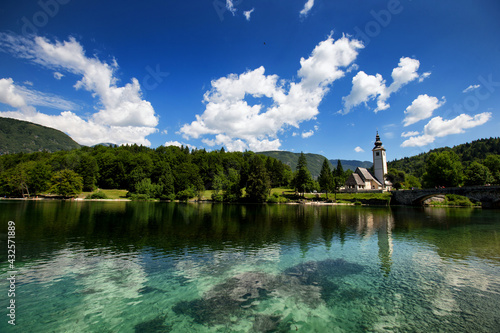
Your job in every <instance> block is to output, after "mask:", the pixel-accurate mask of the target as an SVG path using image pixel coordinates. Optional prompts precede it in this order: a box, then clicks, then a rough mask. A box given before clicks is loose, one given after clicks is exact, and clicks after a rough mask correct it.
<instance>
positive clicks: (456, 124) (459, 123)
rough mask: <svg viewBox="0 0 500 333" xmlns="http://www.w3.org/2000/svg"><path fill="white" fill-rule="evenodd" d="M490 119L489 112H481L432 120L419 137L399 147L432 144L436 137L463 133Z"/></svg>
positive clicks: (408, 140) (414, 137)
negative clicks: (448, 118)
mask: <svg viewBox="0 0 500 333" xmlns="http://www.w3.org/2000/svg"><path fill="white" fill-rule="evenodd" d="M490 119H491V112H483V113H480V114H477V115H475V116H474V117H471V116H469V115H467V114H461V115H459V116H457V117H456V118H453V119H450V120H443V118H441V117H434V118H432V119H431V120H430V121H429V123H428V124H427V125H425V127H424V132H423V134H422V135H420V136H412V137H410V138H409V139H407V140H406V141H404V142H403V143H402V144H401V147H421V146H426V145H428V144H429V143H432V142H434V140H435V139H436V138H437V137H444V136H448V135H451V134H459V133H464V132H465V129H467V128H473V127H476V126H480V125H483V124H484V123H486V122H487V121H488V120H490Z"/></svg>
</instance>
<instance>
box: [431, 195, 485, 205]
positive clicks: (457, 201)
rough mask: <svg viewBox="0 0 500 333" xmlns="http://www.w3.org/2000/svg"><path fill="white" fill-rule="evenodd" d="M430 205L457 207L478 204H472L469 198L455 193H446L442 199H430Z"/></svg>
mask: <svg viewBox="0 0 500 333" xmlns="http://www.w3.org/2000/svg"><path fill="white" fill-rule="evenodd" d="M429 205H430V206H457V207H472V206H476V205H480V203H478V204H474V203H473V202H472V201H470V199H469V198H467V197H464V196H461V195H457V194H446V196H445V200H444V201H431V202H430V203H429Z"/></svg>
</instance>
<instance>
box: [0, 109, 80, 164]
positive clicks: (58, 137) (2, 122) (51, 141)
mask: <svg viewBox="0 0 500 333" xmlns="http://www.w3.org/2000/svg"><path fill="white" fill-rule="evenodd" d="M75 148H80V145H79V144H78V143H76V142H75V141H73V139H71V138H70V137H69V136H68V135H66V134H64V133H63V132H61V131H58V130H56V129H53V128H49V127H45V126H41V125H37V124H33V123H30V122H27V121H22V120H16V119H11V118H2V117H0V155H4V154H14V153H32V152H36V151H43V150H47V151H49V152H54V151H58V150H71V149H75Z"/></svg>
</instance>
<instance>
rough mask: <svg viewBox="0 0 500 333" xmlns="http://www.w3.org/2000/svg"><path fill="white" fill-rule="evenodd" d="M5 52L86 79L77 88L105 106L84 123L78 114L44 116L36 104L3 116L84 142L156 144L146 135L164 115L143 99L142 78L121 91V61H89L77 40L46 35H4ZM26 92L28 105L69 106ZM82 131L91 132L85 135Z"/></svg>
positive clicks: (1, 40)
mask: <svg viewBox="0 0 500 333" xmlns="http://www.w3.org/2000/svg"><path fill="white" fill-rule="evenodd" d="M0 49H3V50H4V51H6V52H9V53H11V54H13V55H15V56H17V57H20V58H25V59H28V60H30V61H32V62H34V63H36V64H39V65H42V66H43V67H46V68H49V69H52V70H57V71H66V72H70V73H72V74H75V75H78V76H81V79H80V80H79V81H77V82H76V84H75V85H74V87H75V88H76V89H82V88H83V89H85V90H87V91H89V92H91V93H92V95H93V96H94V97H97V98H98V100H99V103H98V106H99V108H100V109H99V111H98V112H96V113H94V114H93V115H91V116H90V117H89V118H88V119H82V118H80V117H79V116H78V115H76V114H75V113H73V112H63V113H61V114H60V115H58V116H48V115H45V114H41V113H38V111H36V110H34V108H32V107H31V106H30V107H28V108H26V107H23V105H21V104H17V105H13V104H9V105H11V106H13V107H18V108H20V109H19V110H18V111H14V112H10V113H8V114H6V113H2V114H0V115H1V116H7V117H13V118H17V119H23V120H28V121H33V122H37V123H40V124H42V125H45V126H50V127H55V128H57V129H59V130H62V131H64V132H66V133H68V134H69V135H70V136H71V137H72V138H73V139H74V140H75V141H77V142H79V143H81V144H89V145H90V144H96V143H100V142H113V143H117V144H122V143H137V144H143V145H148V146H149V145H150V142H149V141H148V140H147V139H146V138H145V137H146V136H147V135H149V134H152V133H154V132H156V131H157V129H156V128H155V127H156V126H157V125H158V116H157V115H156V114H155V111H154V109H153V107H152V106H151V104H150V103H149V102H148V101H146V100H143V99H142V94H141V88H140V86H139V83H138V81H137V79H135V78H132V80H131V83H127V84H126V85H124V86H121V87H120V86H118V85H117V81H118V80H117V78H116V77H115V76H114V74H115V71H116V70H117V69H118V64H117V63H116V61H113V62H112V63H111V64H108V63H105V62H102V61H100V60H99V59H97V58H96V57H93V58H88V57H87V56H86V55H85V51H84V49H83V47H82V46H81V45H80V44H79V43H78V42H77V41H76V40H75V39H74V38H71V37H70V38H69V40H68V41H64V42H59V41H55V42H54V43H51V42H50V41H48V40H47V39H45V38H42V37H34V38H26V37H22V36H17V35H14V34H6V33H0ZM24 93H25V98H24V100H25V103H26V104H27V105H43V106H49V107H55V108H59V109H61V108H64V107H65V106H64V103H63V102H64V100H63V99H61V98H57V96H53V95H49V94H43V93H40V92H36V91H34V90H27V89H25V90H24ZM66 102H67V101H66ZM67 103H68V104H67V105H66V106H67V108H68V109H74V105H72V103H70V102H67ZM14 104H15V103H14ZM68 109H66V111H67V110H68ZM82 129H86V130H87V131H88V132H87V133H85V134H84V133H82Z"/></svg>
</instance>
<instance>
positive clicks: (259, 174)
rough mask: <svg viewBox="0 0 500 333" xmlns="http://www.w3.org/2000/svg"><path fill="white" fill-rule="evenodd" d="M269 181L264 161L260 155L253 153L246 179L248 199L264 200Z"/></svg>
mask: <svg viewBox="0 0 500 333" xmlns="http://www.w3.org/2000/svg"><path fill="white" fill-rule="evenodd" d="M270 189H271V182H270V180H269V175H268V173H267V170H266V167H265V165H264V161H263V160H262V158H261V157H260V155H255V156H254V157H253V158H252V160H251V161H250V169H249V175H248V181H247V196H248V198H249V199H250V201H253V202H264V201H266V199H267V195H268V193H269V190H270Z"/></svg>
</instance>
